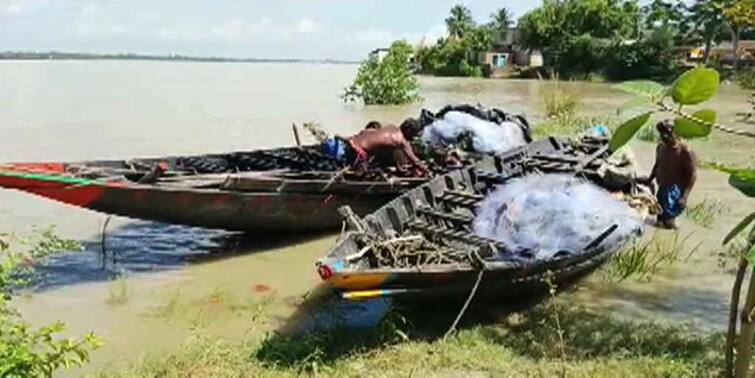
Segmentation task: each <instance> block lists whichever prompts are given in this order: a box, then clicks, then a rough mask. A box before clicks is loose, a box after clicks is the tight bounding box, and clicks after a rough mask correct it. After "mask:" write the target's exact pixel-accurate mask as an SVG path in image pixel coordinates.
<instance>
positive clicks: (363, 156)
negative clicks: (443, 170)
mask: <svg viewBox="0 0 755 378" xmlns="http://www.w3.org/2000/svg"><path fill="white" fill-rule="evenodd" d="M421 132H422V125H421V124H420V123H419V121H418V120H416V119H414V118H408V119H406V120H405V121H404V122H403V123H402V124H401V127H396V126H394V125H384V126H382V127H380V128H379V129H365V130H362V131H361V132H359V134H357V135H354V136H353V137H351V138H349V139H348V141H347V142H348V143H347V146H346V150H345V158H346V161H347V162H348V163H349V164H351V165H356V166H359V165H366V164H367V163H368V162H369V160H370V158H371V157H373V156H376V155H378V154H380V153H384V152H386V151H397V150H398V151H401V152H403V154H404V155H405V156H406V157H407V159H408V160H409V162H410V163H411V164H412V165H413V166H414V167H415V168H416V169H417V170H418V171H419V172H420V173H421V174H422V175H428V174H429V173H430V171H429V170H428V169H427V166H425V164H424V163H423V162H422V161H421V160H420V159H419V158H418V157H417V155H416V154H415V153H414V150H412V145H411V141H412V140H414V139H415V138H417V137H418V136H419V134H420V133H421ZM397 163H398V162H397ZM397 165H399V164H397Z"/></svg>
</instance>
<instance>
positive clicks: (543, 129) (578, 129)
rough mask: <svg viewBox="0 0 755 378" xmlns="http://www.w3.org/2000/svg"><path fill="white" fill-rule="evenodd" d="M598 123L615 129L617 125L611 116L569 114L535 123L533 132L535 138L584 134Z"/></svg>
mask: <svg viewBox="0 0 755 378" xmlns="http://www.w3.org/2000/svg"><path fill="white" fill-rule="evenodd" d="M596 125H604V126H606V127H608V128H609V129H613V128H614V127H615V126H616V120H615V118H613V117H611V116H603V117H581V116H574V115H569V114H567V115H561V116H557V117H553V118H549V119H546V120H545V121H543V122H541V123H539V124H537V125H535V127H534V128H533V129H532V133H533V136H534V137H535V138H543V137H547V136H552V135H557V136H562V137H570V136H576V135H579V134H582V133H584V132H586V131H588V130H589V129H590V128H591V127H593V126H596Z"/></svg>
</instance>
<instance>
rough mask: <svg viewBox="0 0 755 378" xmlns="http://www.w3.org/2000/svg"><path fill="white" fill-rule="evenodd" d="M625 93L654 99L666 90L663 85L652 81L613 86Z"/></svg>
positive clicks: (628, 82)
mask: <svg viewBox="0 0 755 378" xmlns="http://www.w3.org/2000/svg"><path fill="white" fill-rule="evenodd" d="M613 87H614V88H616V89H619V90H622V91H624V92H629V93H634V94H638V95H642V96H647V97H654V96H657V95H659V94H661V93H662V92H663V90H664V89H666V88H665V87H664V86H663V85H662V84H660V83H656V82H654V81H650V80H634V81H625V82H623V83H619V84H616V85H614V86H613Z"/></svg>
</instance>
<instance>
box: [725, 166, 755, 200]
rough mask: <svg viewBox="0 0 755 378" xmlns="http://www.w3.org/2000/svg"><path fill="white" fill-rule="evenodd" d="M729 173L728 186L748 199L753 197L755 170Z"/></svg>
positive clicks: (754, 191) (754, 195)
mask: <svg viewBox="0 0 755 378" xmlns="http://www.w3.org/2000/svg"><path fill="white" fill-rule="evenodd" d="M730 173H731V176H729V185H731V186H733V187H735V188H736V189H737V190H739V191H740V192H742V193H743V194H744V195H746V196H748V197H755V170H752V169H738V170H732V172H730Z"/></svg>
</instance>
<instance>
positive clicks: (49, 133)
mask: <svg viewBox="0 0 755 378" xmlns="http://www.w3.org/2000/svg"><path fill="white" fill-rule="evenodd" d="M355 72H356V66H351V65H311V64H229V63H177V62H137V61H130V62H118V61H103V62H77V61H51V62H12V61H11V62H0V161H70V160H82V159H105V158H128V157H138V156H156V155H157V156H159V155H173V154H193V153H206V152H220V151H229V150H243V149H253V148H259V147H271V146H279V145H290V144H292V143H293V136H292V135H291V128H290V125H291V123H292V122H296V123H301V122H305V121H316V122H319V123H321V124H322V125H323V126H324V127H325V128H326V129H327V130H328V131H330V132H333V133H339V134H342V135H348V134H349V133H352V132H355V131H357V130H359V129H360V128H361V127H362V126H363V125H364V124H365V123H366V122H367V121H369V120H372V119H377V120H380V121H384V122H391V123H399V122H401V120H402V119H404V118H405V117H407V116H417V115H418V114H419V110H420V109H421V108H422V107H427V108H429V109H431V110H435V109H437V108H440V107H442V106H444V105H446V104H448V103H460V102H470V103H475V102H480V103H482V104H485V105H487V106H496V107H501V108H502V109H504V110H507V111H512V112H521V113H524V114H525V115H527V116H528V117H529V118H530V120H531V122H533V123H535V122H537V121H538V120H540V119H541V118H542V105H541V103H540V100H539V93H540V91H541V89H542V88H541V87H542V84H541V83H540V82H538V81H517V80H484V79H457V78H428V77H422V78H421V79H420V81H421V86H422V96H423V97H424V101H423V102H422V103H419V104H414V105H409V106H369V107H365V106H361V105H355V104H344V103H343V102H342V101H341V99H340V97H339V95H340V93H341V91H342V88H343V87H345V86H347V85H348V84H349V82H350V80H351V79H352V78H353V75H354V74H355ZM565 85H566V86H567V87H568V88H570V89H571V90H573V91H575V92H577V93H579V96H580V98H581V102H582V106H581V108H580V111H581V112H583V113H587V114H593V115H610V114H613V113H614V112H615V109H616V108H617V107H618V106H620V105H621V104H622V103H624V102H625V101H627V100H628V99H629V97H628V96H627V95H624V94H622V93H620V92H618V91H616V90H614V89H612V88H611V87H610V85H606V84H597V83H596V84H593V83H566V84H565ZM745 97H746V92H744V91H741V90H739V89H738V88H736V87H735V86H733V85H726V86H724V87H723V89H722V91H721V93H720V94H719V95H718V97H717V98H716V99H715V100H714V101H713V102H712V106H713V107H714V108H715V109H718V110H719V111H720V113H721V119H722V120H723V121H726V122H730V121H731V120H733V119H734V113H735V112H736V111H738V110H742V109H743V108H744V106H745ZM695 145H696V146H697V147H698V148H699V152H700V154H704V155H705V156H706V158H708V159H710V160H715V159H719V160H724V161H731V162H738V163H743V162H749V161H752V160H753V159H755V148H753V147H755V146H753V144H752V143H751V142H740V141H738V140H735V139H730V138H725V137H713V138H711V141H709V142H708V143H706V144H697V143H696V144H695ZM636 150H637V151H638V153H637V155H638V157H639V159H640V160H641V161H642V162H643V163H644V165H645V166H646V167H647V165H649V164H650V162H651V159H652V152H653V150H652V146H650V145H649V144H642V143H637V144H636ZM701 177H702V179H701V183H700V185H699V187H698V189H697V190H696V192H695V193H694V195H693V202H694V201H695V200H698V201H700V200H702V199H704V198H707V197H710V198H713V197H715V198H717V199H720V200H722V201H724V203H725V204H726V206H728V208H727V209H728V210H727V211H726V212H724V214H722V215H720V216H719V221H718V222H716V223H715V224H714V226H713V227H712V229H711V230H704V229H702V228H701V227H699V226H696V225H693V224H691V223H690V222H685V223H684V226H685V227H684V229H683V230H682V231H681V234H680V236H679V237H680V238H686V237H687V236H688V235H690V234H691V235H692V236H691V237H690V239H689V240H688V241H687V243H686V246H685V250H690V249H692V246H694V245H697V244H698V243H702V245H701V248H699V249H698V250H697V252H695V253H694V254H693V255H692V256H691V257H690V258H689V259H687V260H685V261H683V262H680V263H678V264H677V265H676V266H675V267H674V268H673V269H667V270H665V271H664V272H662V273H661V274H658V275H657V276H656V277H654V279H653V280H652V281H651V282H625V283H623V284H621V285H613V284H608V283H606V282H605V280H603V279H601V278H600V277H599V275H595V276H593V277H591V278H590V279H589V280H587V281H586V282H585V283H584V284H583V285H582V286H580V287H579V288H577V289H576V290H575V291H574V292H573V293H571V294H570V296H571V297H570V298H573V299H574V300H575V301H578V302H579V303H581V304H583V305H585V306H588V307H592V308H595V309H597V310H601V311H604V310H605V311H612V312H614V313H615V314H617V315H618V316H623V317H628V318H632V319H640V320H663V321H671V322H689V323H692V324H694V325H695V326H700V327H703V328H707V329H720V328H721V327H722V326H723V324H725V309H726V302H727V289H728V286H729V285H730V282H731V276H730V275H728V274H727V273H725V272H722V270H721V269H720V268H719V266H718V258H717V252H718V251H719V250H720V248H719V247H717V245H718V241H719V240H720V239H721V237H720V235H723V234H724V233H725V231H726V229H727V227H731V225H733V224H734V223H736V220H737V218H741V216H743V215H744V214H746V213H747V212H748V209H752V208H753V206H752V205H753V203H752V202H749V203H747V202H745V201H747V200H746V199H744V197H742V196H741V195H739V194H738V193H736V192H734V191H732V190H730V189H728V187H727V185H726V183H725V177H724V176H723V175H720V174H717V173H715V172H709V171H705V172H703V173H702V175H701ZM104 221H105V217H104V216H103V215H101V214H97V213H93V212H89V211H85V210H81V209H76V208H72V207H68V206H64V205H60V204H57V203H54V202H49V201H46V200H42V199H39V198H34V197H32V196H29V195H25V194H21V193H16V192H11V191H0V230H2V231H18V232H28V231H29V230H30V229H31V226H33V225H37V226H45V225H56V226H57V228H58V232H59V233H60V234H62V235H64V236H67V237H71V238H74V239H77V240H80V241H81V242H82V243H83V245H84V246H85V248H86V250H85V251H84V252H82V253H79V254H77V255H64V256H62V257H58V258H55V259H53V260H52V261H51V262H50V263H49V264H48V265H47V266H44V267H41V268H40V271H41V273H42V274H43V279H42V280H41V281H40V283H39V285H38V287H37V290H36V291H35V292H33V293H30V294H29V295H26V296H24V297H22V298H21V299H19V300H17V302H16V304H17V306H18V307H19V308H20V309H21V311H22V312H23V314H24V315H25V316H26V317H27V318H28V319H30V321H32V322H34V323H37V324H43V323H46V322H51V321H54V320H58V319H59V320H63V321H64V322H66V323H67V325H68V327H69V330H68V333H69V334H72V335H75V334H81V333H83V332H86V331H90V330H91V331H94V332H96V333H97V334H99V335H100V336H102V337H103V338H104V339H105V342H106V346H105V347H104V348H103V349H102V350H101V351H98V352H97V353H95V355H94V364H93V365H92V367H91V369H101V368H104V367H107V366H117V364H118V363H127V362H129V361H134V360H135V359H136V358H138V357H140V356H143V355H145V354H150V353H158V352H160V351H166V350H170V349H175V348H176V347H177V345H179V344H180V343H181V341H182V340H184V339H185V338H186V337H188V336H190V335H191V334H192V333H193V332H196V330H197V329H201V330H202V332H207V333H209V334H212V335H217V336H224V337H228V338H232V339H242V338H244V337H246V336H248V335H250V334H255V335H257V334H259V333H260V332H261V331H265V330H270V329H276V328H280V327H285V326H286V325H288V324H289V323H290V319H291V317H292V315H293V314H295V313H297V310H300V305H301V304H302V303H304V302H305V301H306V298H307V297H309V296H312V295H313V294H312V293H313V292H317V291H319V290H320V288H318V285H319V278H318V277H317V275H316V272H315V270H314V262H315V261H316V260H317V259H318V258H319V257H320V256H322V255H323V254H324V253H325V251H326V250H327V249H328V248H329V247H330V246H331V245H332V243H333V241H334V240H335V237H336V235H334V234H325V235H323V234H317V235H311V234H310V235H251V236H242V235H236V234H230V233H225V232H221V231H210V230H201V229H192V228H185V227H177V226H170V225H161V224H154V223H149V222H142V221H133V220H128V219H122V218H115V219H113V220H112V222H110V224H109V226H108V232H107V239H106V243H105V245H106V248H105V251H104V255H103V254H102V253H103V249H102V246H101V243H100V241H101V236H100V234H101V233H100V229H101V228H102V225H103V223H104ZM702 231H704V232H702ZM662 237H663V238H666V239H672V238H673V235H671V234H664V235H663V236H662ZM103 256H104V257H103ZM118 274H122V275H124V276H125V277H127V278H126V279H125V280H121V281H112V279H113V278H114V277H115V276H116V275H118ZM123 289H126V291H127V293H128V294H126V295H120V294H118V292H119V291H121V290H123ZM119 298H120V299H119ZM118 302H124V303H118ZM298 312H301V311H298ZM354 316H356V315H354Z"/></svg>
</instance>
